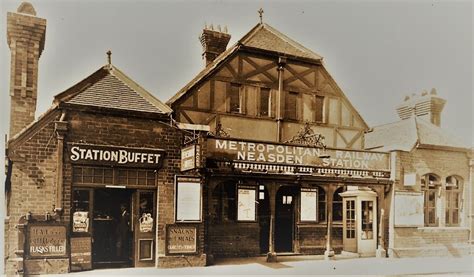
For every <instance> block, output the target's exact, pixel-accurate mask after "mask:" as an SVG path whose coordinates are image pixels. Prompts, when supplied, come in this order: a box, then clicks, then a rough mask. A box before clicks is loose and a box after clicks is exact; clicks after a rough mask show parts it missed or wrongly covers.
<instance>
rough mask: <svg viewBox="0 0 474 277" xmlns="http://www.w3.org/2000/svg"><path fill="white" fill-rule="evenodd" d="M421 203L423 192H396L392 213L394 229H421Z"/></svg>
mask: <svg viewBox="0 0 474 277" xmlns="http://www.w3.org/2000/svg"><path fill="white" fill-rule="evenodd" d="M423 203H424V196H423V192H408V191H396V192H395V203H394V206H395V207H394V211H393V212H394V216H395V220H394V222H395V227H422V226H423V225H424V212H423Z"/></svg>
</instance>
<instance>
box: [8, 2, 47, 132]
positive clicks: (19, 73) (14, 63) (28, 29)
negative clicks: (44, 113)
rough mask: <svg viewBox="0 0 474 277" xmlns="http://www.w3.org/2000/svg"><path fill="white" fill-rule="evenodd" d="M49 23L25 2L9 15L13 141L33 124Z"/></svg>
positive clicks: (11, 129) (11, 128)
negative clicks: (41, 57) (15, 136)
mask: <svg viewBox="0 0 474 277" xmlns="http://www.w3.org/2000/svg"><path fill="white" fill-rule="evenodd" d="M45 34H46V19H43V18H39V17H36V11H35V9H34V8H33V6H32V5H31V4H30V3H28V2H23V3H22V4H21V5H20V6H19V7H18V10H17V12H16V13H11V12H9V13H8V16H7V39H8V46H9V47H10V51H11V66H10V74H11V75H10V98H11V103H10V137H13V136H14V135H15V134H17V133H18V132H19V131H21V130H22V129H23V128H25V127H26V126H27V125H28V124H30V123H31V122H33V121H34V119H35V111H36V99H37V96H38V95H37V92H38V60H39V57H40V56H41V53H42V52H43V49H44V41H45Z"/></svg>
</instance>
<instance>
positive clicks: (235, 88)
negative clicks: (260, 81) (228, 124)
mask: <svg viewBox="0 0 474 277" xmlns="http://www.w3.org/2000/svg"><path fill="white" fill-rule="evenodd" d="M242 87H243V86H242V85H241V84H237V83H229V85H228V89H227V99H228V100H227V101H228V104H227V105H228V106H227V107H228V112H229V113H233V114H243V113H244V108H243V106H244V103H245V101H244V99H243V94H244V91H243V90H242ZM234 94H237V98H238V108H237V109H236V110H233V106H234V103H233V101H232V100H233V99H234V100H235V98H233V96H234Z"/></svg>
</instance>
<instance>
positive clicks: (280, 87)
mask: <svg viewBox="0 0 474 277" xmlns="http://www.w3.org/2000/svg"><path fill="white" fill-rule="evenodd" d="M285 64H286V58H285V57H279V58H278V91H277V97H276V98H277V99H276V100H277V101H276V120H277V138H276V139H277V142H281V127H282V126H281V122H282V120H283V117H282V114H281V110H282V107H283V105H282V104H283V99H282V98H283V73H284V67H285Z"/></svg>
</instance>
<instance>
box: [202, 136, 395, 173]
mask: <svg viewBox="0 0 474 277" xmlns="http://www.w3.org/2000/svg"><path fill="white" fill-rule="evenodd" d="M206 153H207V157H208V158H221V159H225V160H233V161H249V162H261V163H275V164H295V165H306V166H320V167H330V168H345V169H359V170H381V171H390V155H389V154H388V153H384V152H374V151H356V150H340V149H329V148H328V149H326V150H323V149H322V148H314V147H307V146H296V145H287V144H276V143H260V142H251V141H237V140H231V139H222V138H219V139H216V138H210V139H208V140H207V151H206Z"/></svg>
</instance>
